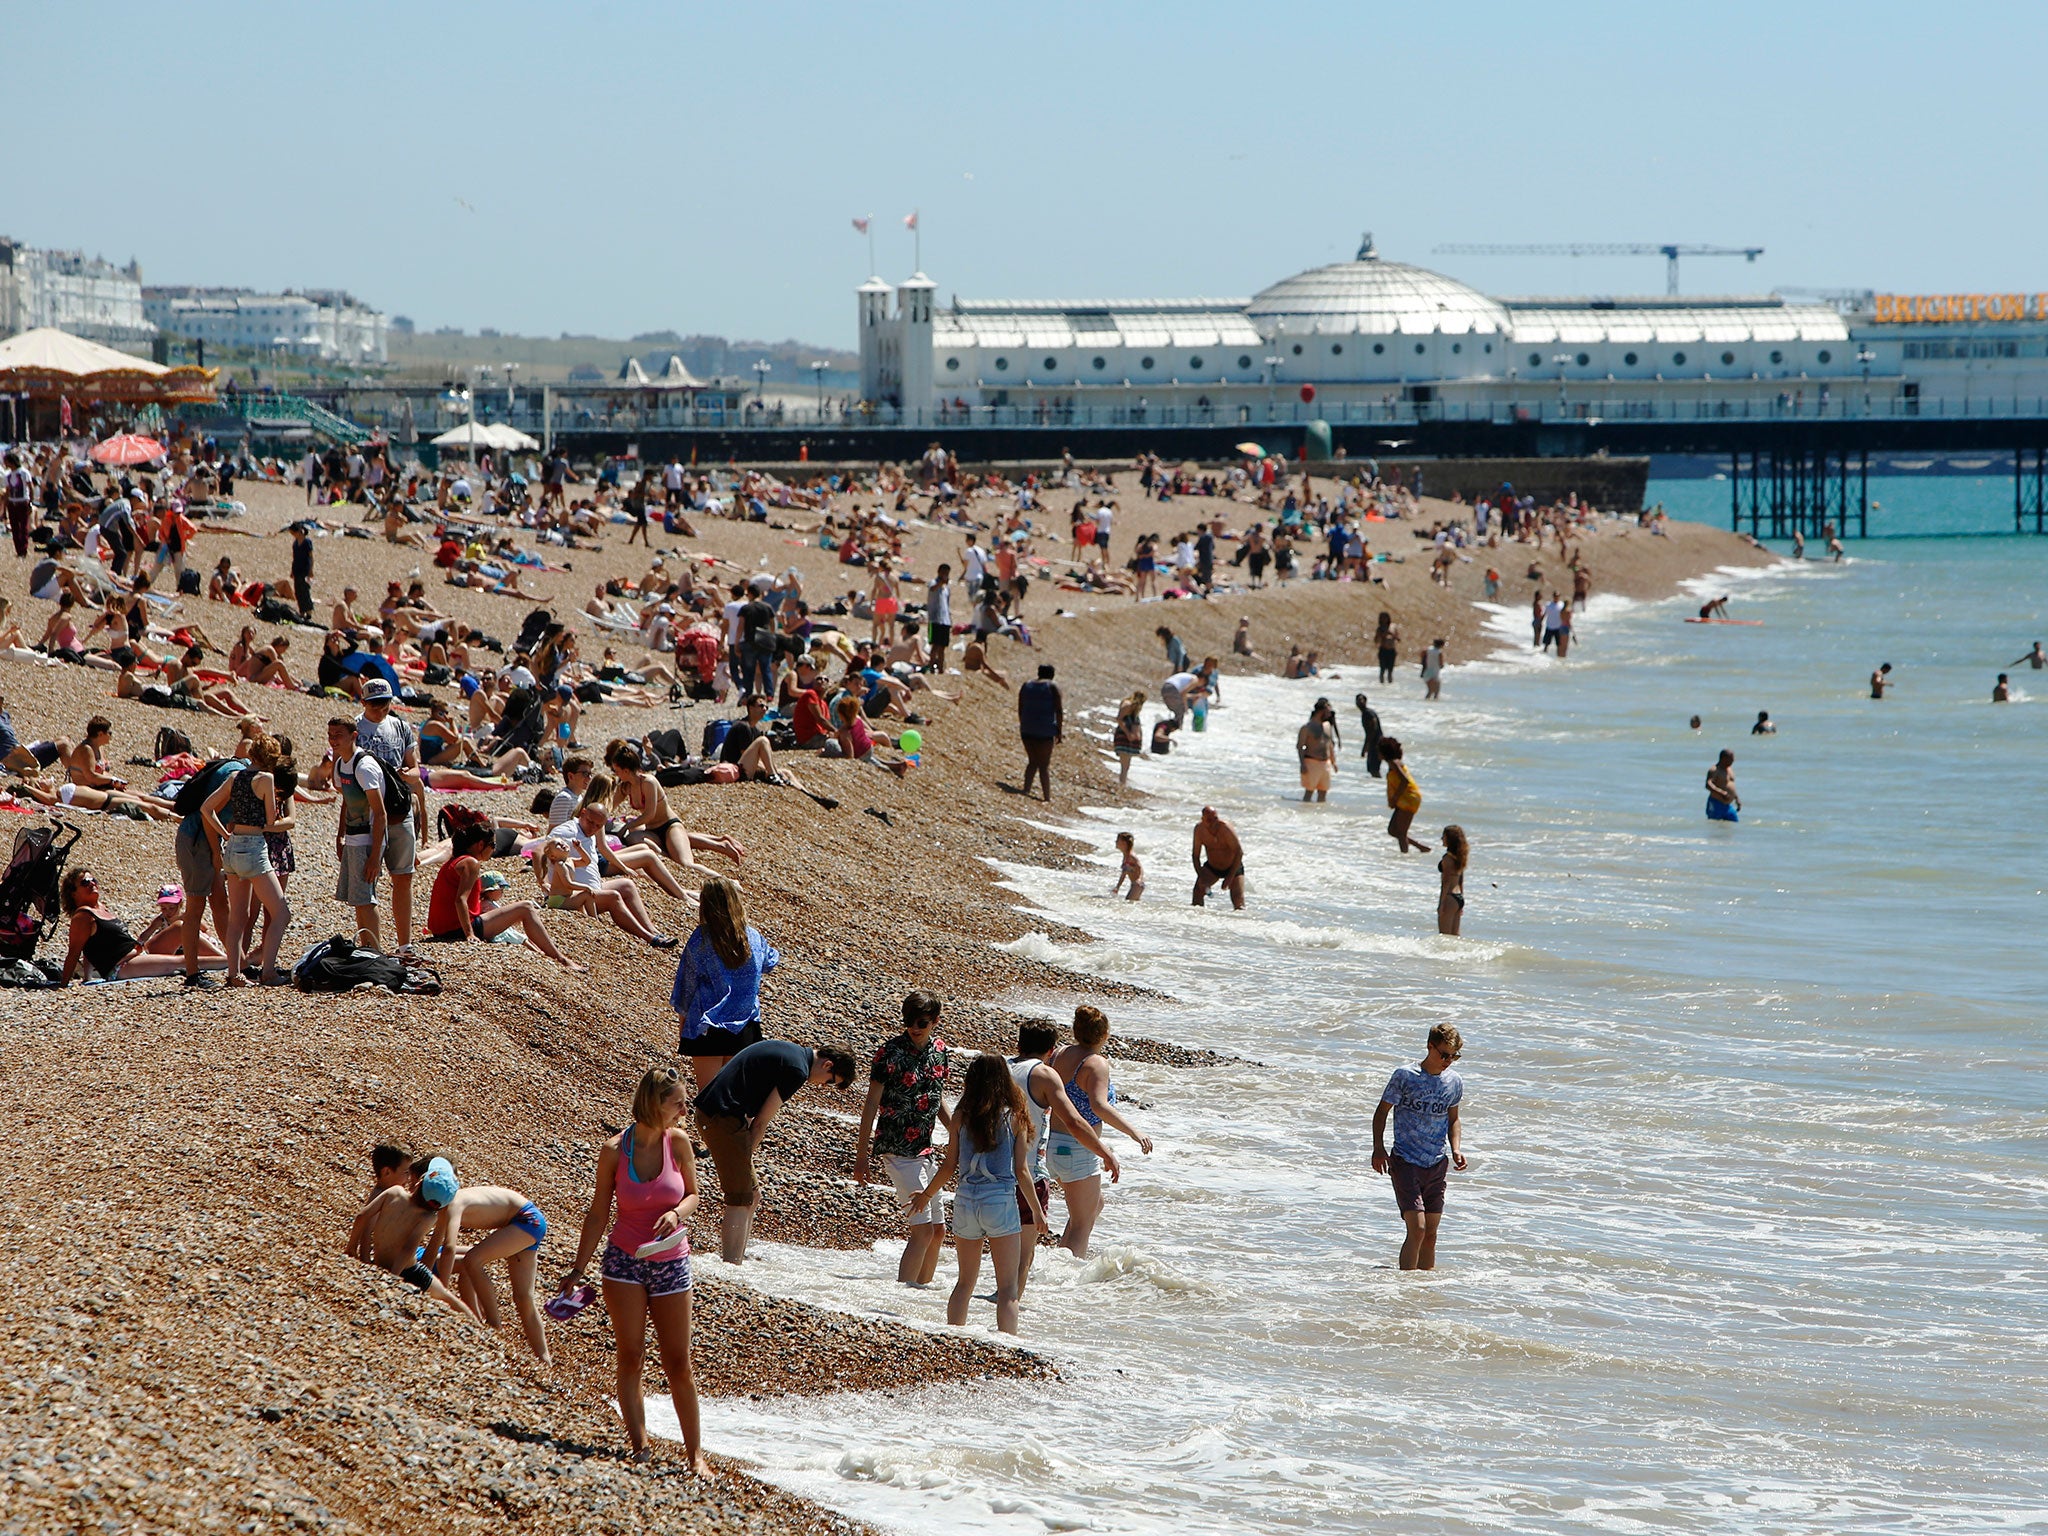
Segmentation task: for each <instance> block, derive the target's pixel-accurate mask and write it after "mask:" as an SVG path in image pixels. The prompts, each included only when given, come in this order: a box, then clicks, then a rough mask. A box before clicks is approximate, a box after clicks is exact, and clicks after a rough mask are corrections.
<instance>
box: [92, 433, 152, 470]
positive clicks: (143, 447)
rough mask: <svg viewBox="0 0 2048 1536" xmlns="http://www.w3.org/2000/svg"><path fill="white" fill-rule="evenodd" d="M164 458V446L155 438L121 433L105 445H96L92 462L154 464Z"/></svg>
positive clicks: (125, 464) (124, 464)
mask: <svg viewBox="0 0 2048 1536" xmlns="http://www.w3.org/2000/svg"><path fill="white" fill-rule="evenodd" d="M163 456H164V445H163V444H162V443H160V442H158V441H157V440H156V439H155V438H153V437H143V436H142V435H140V434H139V433H135V432H121V433H118V434H116V435H115V436H113V437H110V438H108V439H107V440H106V441H105V442H104V443H98V444H95V445H94V447H93V450H92V461H93V462H94V463H95V464H119V465H123V466H128V465H135V464H154V463H155V462H156V461H157V460H158V459H160V458H162V457H163Z"/></svg>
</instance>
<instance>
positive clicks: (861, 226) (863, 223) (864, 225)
mask: <svg viewBox="0 0 2048 1536" xmlns="http://www.w3.org/2000/svg"><path fill="white" fill-rule="evenodd" d="M872 221H873V216H872V215H870V216H869V217H868V218H865V219H855V220H854V221H853V227H854V228H855V229H857V230H859V231H860V232H861V233H862V234H866V233H867V232H868V225H869V224H870V223H871V222H872Z"/></svg>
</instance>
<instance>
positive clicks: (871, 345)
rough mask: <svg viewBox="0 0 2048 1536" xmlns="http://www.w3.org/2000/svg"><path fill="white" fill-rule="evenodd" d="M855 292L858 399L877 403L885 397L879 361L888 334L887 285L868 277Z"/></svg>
mask: <svg viewBox="0 0 2048 1536" xmlns="http://www.w3.org/2000/svg"><path fill="white" fill-rule="evenodd" d="M855 292H856V294H857V295H858V302H859V304H860V397H861V399H863V400H866V401H870V402H875V401H880V400H883V399H885V398H887V394H888V391H887V390H885V389H884V388H883V385H882V373H883V366H882V359H883V353H884V351H885V350H886V349H885V347H884V345H883V343H884V341H885V339H886V337H887V335H888V331H889V285H888V284H887V283H885V282H883V281H882V280H881V279H880V278H879V277H871V278H869V279H868V280H867V281H866V282H864V283H862V284H861V285H860V287H859V288H858V289H856V290H855Z"/></svg>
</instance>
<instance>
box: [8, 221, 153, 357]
mask: <svg viewBox="0 0 2048 1536" xmlns="http://www.w3.org/2000/svg"><path fill="white" fill-rule="evenodd" d="M40 326H52V327H55V328H56V329H57V330H60V331H68V332H70V333H71V334H72V335H74V336H83V337H85V338H87V339H88V340H91V341H98V342H105V343H106V344H108V345H110V346H116V347H119V346H129V347H132V346H134V345H135V344H137V343H139V342H146V341H148V340H149V339H150V337H151V336H153V335H155V333H156V332H155V327H153V326H152V325H151V324H150V323H149V320H148V318H147V317H146V316H145V315H144V313H143V306H142V269H141V268H140V267H139V266H137V265H136V264H135V263H134V262H133V261H130V262H129V263H128V265H127V266H125V267H117V266H115V265H114V264H113V263H112V262H110V261H105V260H102V259H101V258H100V257H97V256H87V255H86V254H85V253H84V252H82V251H49V250H39V249H37V248H36V247H34V246H30V245H25V244H23V243H22V242H21V241H19V240H10V239H7V238H6V237H4V236H0V336H13V335H15V334H17V333H19V332H21V331H32V330H35V329H37V328H38V327H40Z"/></svg>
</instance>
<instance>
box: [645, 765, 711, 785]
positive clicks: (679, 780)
mask: <svg viewBox="0 0 2048 1536" xmlns="http://www.w3.org/2000/svg"><path fill="white" fill-rule="evenodd" d="M708 777H709V775H708V774H707V773H706V772H705V770H704V765H703V764H702V763H671V764H669V765H668V766H667V767H665V768H657V769H655V770H654V782H655V783H657V784H659V785H660V786H661V787H662V788H663V789H674V788H676V787H677V786H678V785H683V784H702V783H704V782H705V780H706V779H707V778H708Z"/></svg>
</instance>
